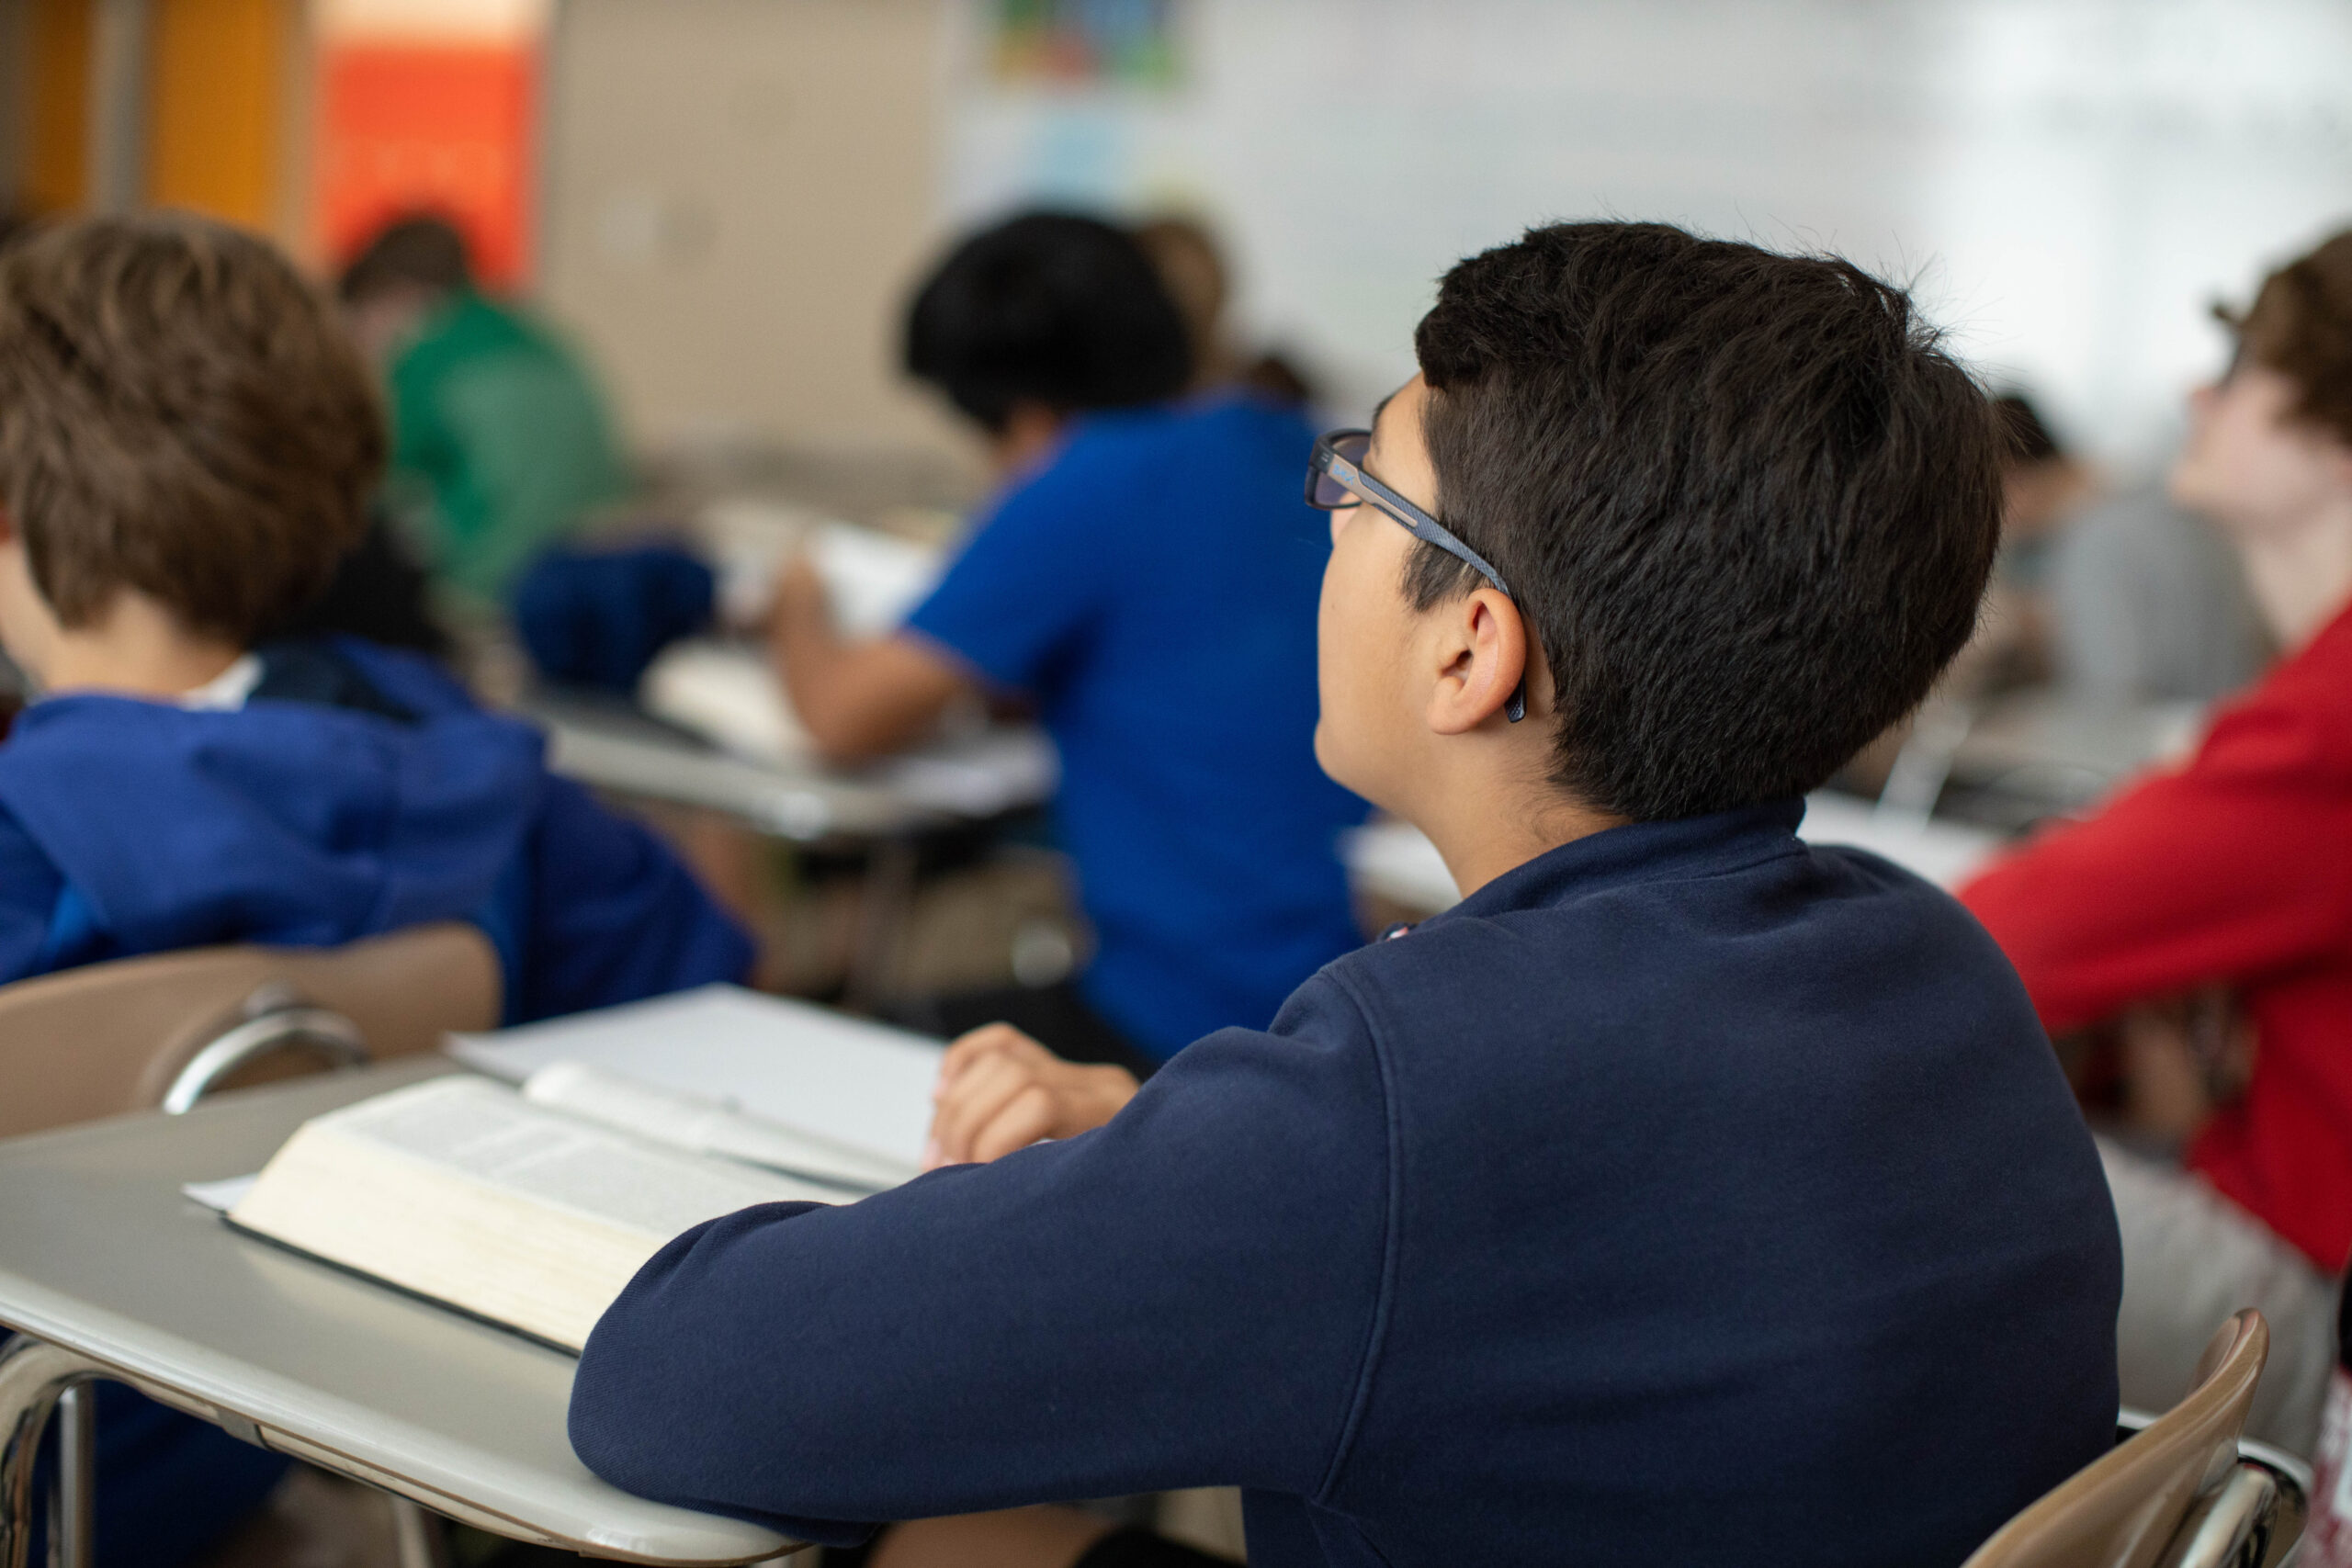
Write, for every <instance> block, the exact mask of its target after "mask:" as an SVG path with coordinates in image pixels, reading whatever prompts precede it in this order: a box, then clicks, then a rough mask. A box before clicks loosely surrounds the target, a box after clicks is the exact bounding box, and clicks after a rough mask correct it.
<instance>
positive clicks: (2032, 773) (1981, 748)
mask: <svg viewBox="0 0 2352 1568" xmlns="http://www.w3.org/2000/svg"><path fill="white" fill-rule="evenodd" d="M2206 711H2207V710H2206V708H2205V706H2204V705H2202V704H2198V703H2156V704H2131V703H2115V702H2095V701H2087V700H2086V699H2083V698H2081V697H2072V696H2068V695H2066V694H2064V693H2059V692H2046V691H2045V692H2019V693H2017V694H2013V695H2010V696H2007V697H2003V698H2000V699H1998V700H1996V701H1994V702H1991V703H1987V704H1985V705H1983V706H1982V707H1981V708H1979V709H1977V710H1976V711H1975V713H1974V714H1973V716H1972V717H1971V718H1970V719H1969V722H1968V723H1967V724H1966V726H1965V728H1964V729H1962V731H1960V732H1959V734H1958V736H1957V739H1956V740H1954V741H1952V742H1950V743H1949V756H1948V766H1947V770H1946V771H1947V775H1948V776H1947V777H1946V779H1945V781H1944V784H1943V788H1942V790H1941V791H1940V792H1939V799H1938V800H1937V802H1936V803H1935V804H1936V809H1937V810H1938V811H1939V812H1940V813H1942V814H1944V815H1946V816H1950V817H1953V818H1962V819H1965V820H1969V821H1973V822H1978V823H1981V824H1983V825H1985V826H1987V827H1991V828H1995V829H2005V830H2007V831H2010V832H2018V831H2022V830H2023V829H2027V828H2030V827H2031V826H2033V825H2034V824H2035V823H2037V822H2039V821H2041V820H2042V819H2043V818H2049V817H2058V816H2065V815H2069V814H2072V813H2075V812H2079V811H2081V810H2083V809H2085V808H2086V807H2090V806H2092V805H2094V804H2096V803H2097V802H2098V800H2100V799H2101V798H2103V797H2104V796H2106V795H2109V794H2110V793H2112V792H2113V791H2114V789H2115V788H2116V786H2117V785H2119V784H2122V783H2123V782H2124V781H2125V780H2126V779H2129V778H2130V777H2131V775H2132V774H2134V773H2138V772H2140V771H2141V770H2142V769H2143V768H2146V767H2149V766H2151V765H2153V764H2155V763H2158V762H2163V761H2171V760H2173V759H2176V758H2178V757H2181V756H2185V755H2186V754H2187V753H2188V751H2189V750H2191V749H2192V748H2194V746H2195V745H2196V743H2197V740H2198V739H2199V736H2200V735H2201V734H2202V733H2203V728H2204V720H2205V715H2206ZM1926 732H1927V727H1926V726H1924V725H1923V726H1922V727H1921V729H1920V731H1919V732H1918V734H1919V735H1920V736H1921V737H1922V738H1924V737H1925V735H1926ZM1906 750H1907V748H1906Z"/></svg>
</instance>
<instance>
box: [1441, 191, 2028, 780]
mask: <svg viewBox="0 0 2352 1568" xmlns="http://www.w3.org/2000/svg"><path fill="white" fill-rule="evenodd" d="M1414 347H1415V349H1416V351H1417V352H1418V354H1419V359H1420V364H1421V370H1422V374H1423V375H1424V377H1425V378H1427V380H1428V383H1429V385H1430V388H1431V389H1432V390H1431V394H1430V399H1429V401H1428V404H1427V413H1426V415H1425V423H1424V432H1425V434H1426V436H1427V439H1428V442H1429V449H1430V459H1431V462H1432V464H1433V466H1434V468H1435V470H1436V475H1437V483H1438V496H1439V502H1440V507H1441V515H1442V517H1443V519H1444V520H1445V522H1446V524H1447V525H1448V526H1449V527H1452V528H1453V529H1454V530H1456V531H1457V532H1458V533H1460V534H1461V535H1462V536H1463V537H1464V539H1466V540H1467V541H1468V542H1469V543H1470V545H1471V546H1472V547H1474V548H1476V549H1477V550H1478V551H1479V552H1481V553H1482V554H1484V555H1485V556H1486V557H1487V559H1488V560H1490V561H1492V562H1493V563H1494V564H1495V566H1496V567H1497V568H1498V569H1499V570H1501V572H1502V574H1503V577H1504V579H1505V581H1508V582H1510V585H1511V589H1512V592H1513V593H1514V594H1515V595H1516V596H1517V600H1518V604H1519V606H1520V608H1521V611H1522V613H1524V614H1525V615H1527V616H1528V617H1529V618H1530V619H1531V620H1532V623H1533V626H1534V629H1535V632H1536V634H1537V635H1538V637H1540V638H1541V640H1542V643H1543V647H1544V655H1545V657H1546V659H1547V660H1549V662H1550V665H1551V670H1552V675H1553V679H1554V681H1555V683H1556V686H1557V691H1558V703H1559V710H1560V713H1559V721H1558V728H1557V732H1556V740H1555V750H1554V759H1553V776H1554V780H1555V783H1556V784H1558V785H1559V786H1561V787H1562V788H1564V789H1566V790H1567V791H1568V792H1570V793H1571V794H1573V795H1575V796H1576V797H1577V798H1578V799H1579V800H1582V801H1584V802H1586V803H1587V804H1589V805H1590V806H1593V807H1599V808H1600V809H1602V810H1605V811H1610V812H1613V813H1618V814H1622V815H1623V816H1626V817H1629V818H1635V819H1658V818H1678V817H1691V816H1697V815H1700V814H1702V813H1705V812H1711V811H1721V810H1726V809H1729V808H1731V807H1737V806H1742V805H1746V804H1749V803H1752V802H1757V801H1762V800H1770V799H1775V798H1779V797H1782V796H1787V795H1797V794H1801V793H1803V792H1804V791H1806V790H1809V789H1812V788H1814V787H1815V786H1816V785H1818V784H1821V783H1822V782H1823V781H1824V780H1826V778H1828V776H1829V775H1830V773H1832V772H1834V771H1835V770H1836V769H1837V768H1838V766H1839V764H1841V763H1843V762H1844V761H1846V760H1847V759H1848V758H1849V757H1850V756H1851V755H1852V754H1853V753H1854V752H1855V751H1856V750H1860V747H1861V746H1862V745H1863V744H1864V743H1865V742H1867V741H1869V740H1870V739H1871V738H1872V737H1874V736H1876V735H1878V734H1879V733H1880V732H1881V731H1883V730H1884V729H1885V728H1886V727H1887V726H1888V725H1890V724H1892V723H1894V721H1895V720H1896V719H1898V718H1900V717H1901V716H1903V715H1904V714H1905V713H1906V712H1908V711H1909V710H1910V709H1911V708H1912V707H1913V706H1915V705H1917V703H1918V702H1919V700H1920V699H1921V697H1923V696H1924V695H1925V694H1927V691H1928V686H1929V685H1930V684H1931V683H1932V682H1934V680H1935V678H1936V675H1937V672H1938V671H1940V670H1941V669H1942V668H1943V666H1944V664H1945V663H1946V662H1947V661H1948V660H1951V657H1952V655H1953V654H1955V653H1957V652H1958V651H1959V650H1960V649H1961V646H1962V644H1963V643H1965V642H1966V641H1967V640H1968V637H1969V635H1970V633H1971V631H1972V630H1973V627H1974V626H1975V621H1976V606H1977V600H1978V598H1979V597H1980V596H1981V595H1982V593H1983V592H1984V589H1985V578H1986V575H1987V573H1988V572H1989V571H1990V570H1991V568H1992V564H1993V555H1994V550H1995V548H1996V546H1997V544H1998V543H1999V539H2000V527H2001V502H2000V496H2001V491H2000V479H1999V471H1998V457H1999V449H2000V448H1999V439H1998V436H1997V434H1996V429H1995V425H1994V421H1993V417H1992V414H1991V412H1989V408H1988V404H1987V400H1986V399H1985V394H1984V392H1983V391H1982V390H1981V389H1979V388H1978V387H1977V386H1976V384H1975V383H1974V382H1973V380H1972V379H1971V378H1969V376H1968V375H1967V373H1966V372H1965V371H1963V370H1962V368H1961V367H1959V366H1958V365H1957V364H1955V363H1954V362H1953V361H1952V359H1951V357H1950V356H1949V355H1946V354H1945V353H1943V352H1942V350H1941V349H1940V348H1939V345H1938V338H1937V334H1936V333H1933V332H1932V331H1930V330H1929V329H1928V328H1927V327H1926V326H1925V325H1923V324H1922V323H1921V322H1920V321H1919V319H1918V318H1917V315H1916V314H1915V313H1914V311H1913V310H1912V307H1911V302H1910V300H1909V299H1908V298H1907V297H1906V296H1905V294H1904V293H1903V291H1902V290H1901V289H1898V288H1893V287H1891V286H1890V285H1887V284H1885V283H1882V282H1880V281H1879V280H1878V279H1876V278H1874V277H1872V276H1870V275H1869V274H1868V273H1865V272H1863V271H1862V270H1861V269H1860V268H1859V267H1857V266H1854V265H1851V264H1849V263H1848V262H1844V261H1840V260H1838V259H1836V258H1834V257H1827V256H1785V255H1775V254H1771V253H1770V252H1768V251H1763V250H1759V249H1758V248H1757V247H1755V246H1753V245H1745V244H1736V243H1730V242H1726V241H1721V240H1702V239H1699V238H1697V237H1695V236H1693V235H1691V234H1688V233H1685V232H1683V231H1681V230H1679V229H1676V228H1672V227H1669V226H1668V225H1665V224H1658V223H1563V224H1557V225H1554V226H1552V227H1548V228H1540V229H1532V230H1530V231H1528V232H1527V234H1526V236H1525V238H1523V239H1521V241H1519V242H1518V243H1516V244H1510V245H1505V246H1502V247H1500V248H1498V249H1496V250H1491V251H1488V252H1487V253H1485V254H1482V255H1477V256H1473V257H1471V258H1470V259H1469V260H1467V261H1464V262H1463V263H1461V264H1460V265H1456V266H1455V267H1454V268H1453V271H1451V272H1449V273H1448V274H1447V275H1446V276H1445V279H1444V282H1443V284H1442V286H1441V288H1440V289H1439V292H1438V300H1437V305H1436V307H1435V308H1434V309H1432V310H1430V313H1429V314H1428V315H1427V316H1426V317H1424V318H1423V319H1422V321H1421V323H1420V326H1419V330H1418V331H1417V332H1416V333H1415V334H1414ZM1476 581H1477V580H1476V577H1475V576H1473V575H1471V574H1470V573H1469V572H1468V571H1467V569H1464V568H1462V567H1461V566H1460V563H1459V562H1458V561H1456V560H1455V559H1454V558H1453V557H1452V556H1449V555H1446V554H1444V553H1442V552H1440V551H1437V550H1435V549H1432V548H1430V547H1428V546H1426V545H1423V546H1419V547H1417V549H1416V553H1415V556H1414V558H1412V560H1411V561H1410V564H1409V565H1408V569H1407V581H1406V592H1407V594H1408V597H1409V598H1410V599H1411V600H1412V602H1413V603H1414V604H1416V605H1418V606H1419V607H1422V608H1427V607H1428V606H1429V605H1430V604H1435V603H1437V602H1439V601H1440V600H1441V599H1442V598H1445V597H1447V596H1449V595H1452V594H1455V593H1459V592H1467V591H1468V590H1469V588H1470V586H1471V585H1472V584H1473V583H1475V582H1476Z"/></svg>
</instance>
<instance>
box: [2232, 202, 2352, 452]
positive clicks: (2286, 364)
mask: <svg viewBox="0 0 2352 1568" xmlns="http://www.w3.org/2000/svg"><path fill="white" fill-rule="evenodd" d="M2215 313H2216V314H2218V315H2219V316H2221V318H2222V320H2223V321H2227V322H2228V323H2229V324H2230V325H2231V326H2232V327H2233V329H2235V331H2236V332H2237V333H2238V338H2239V342H2240V344H2241V345H2242V348H2243V351H2244V352H2245V354H2246V355H2248V356H2250V357H2251V358H2253V359H2254V360H2255V362H2256V363H2257V364H2260V365H2265V366H2267V367H2269V368H2271V369H2273V370H2276V371H2278V373H2279V374H2281V375H2283V376H2285V377H2286V378H2288V379H2289V380H2290V381H2292V382H2294V383H2295V387H2296V389H2297V391H2298V393H2299V396H2298V397H2297V398H2296V400H2295V407H2294V413H2295V415H2296V417H2297V418H2299V419H2301V420H2304V421H2306V422H2308V423H2312V424H2315V425H2317V426H2319V427H2320V428H2321V429H2323V430H2324V431H2326V432H2327V433H2328V434H2331V435H2333V436H2335V439H2336V440H2338V441H2340V442H2343V443H2345V444H2346V445H2348V446H2352V231H2346V232H2345V233H2341V234H2338V235H2336V236H2335V237H2334V238H2333V239H2330V240H2328V241H2326V242H2325V243H2323V244H2321V245H2320V247H2319V248H2318V249H2317V250H2314V251H2312V252H2311V253H2310V254H2307V255H2302V256H2298V257H2297V258H2296V259H2294V260H2293V261H2290V262H2289V263H2288V264H2287V265H2285V266H2282V267H2280V268H2279V269H2278V271H2276V272H2274V273H2272V274H2271V275H2270V276H2268V277H2266V278H2264V279H2263V280H2262V289H2261V291H2260V292H2259V293H2257V294H2256V296H2255V297H2254V306H2253V308H2252V309H2251V310H2247V311H2246V312H2245V314H2244V315H2239V314H2237V313H2236V312H2234V311H2231V310H2225V309H2222V308H2220V307H2216V310H2215Z"/></svg>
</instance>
